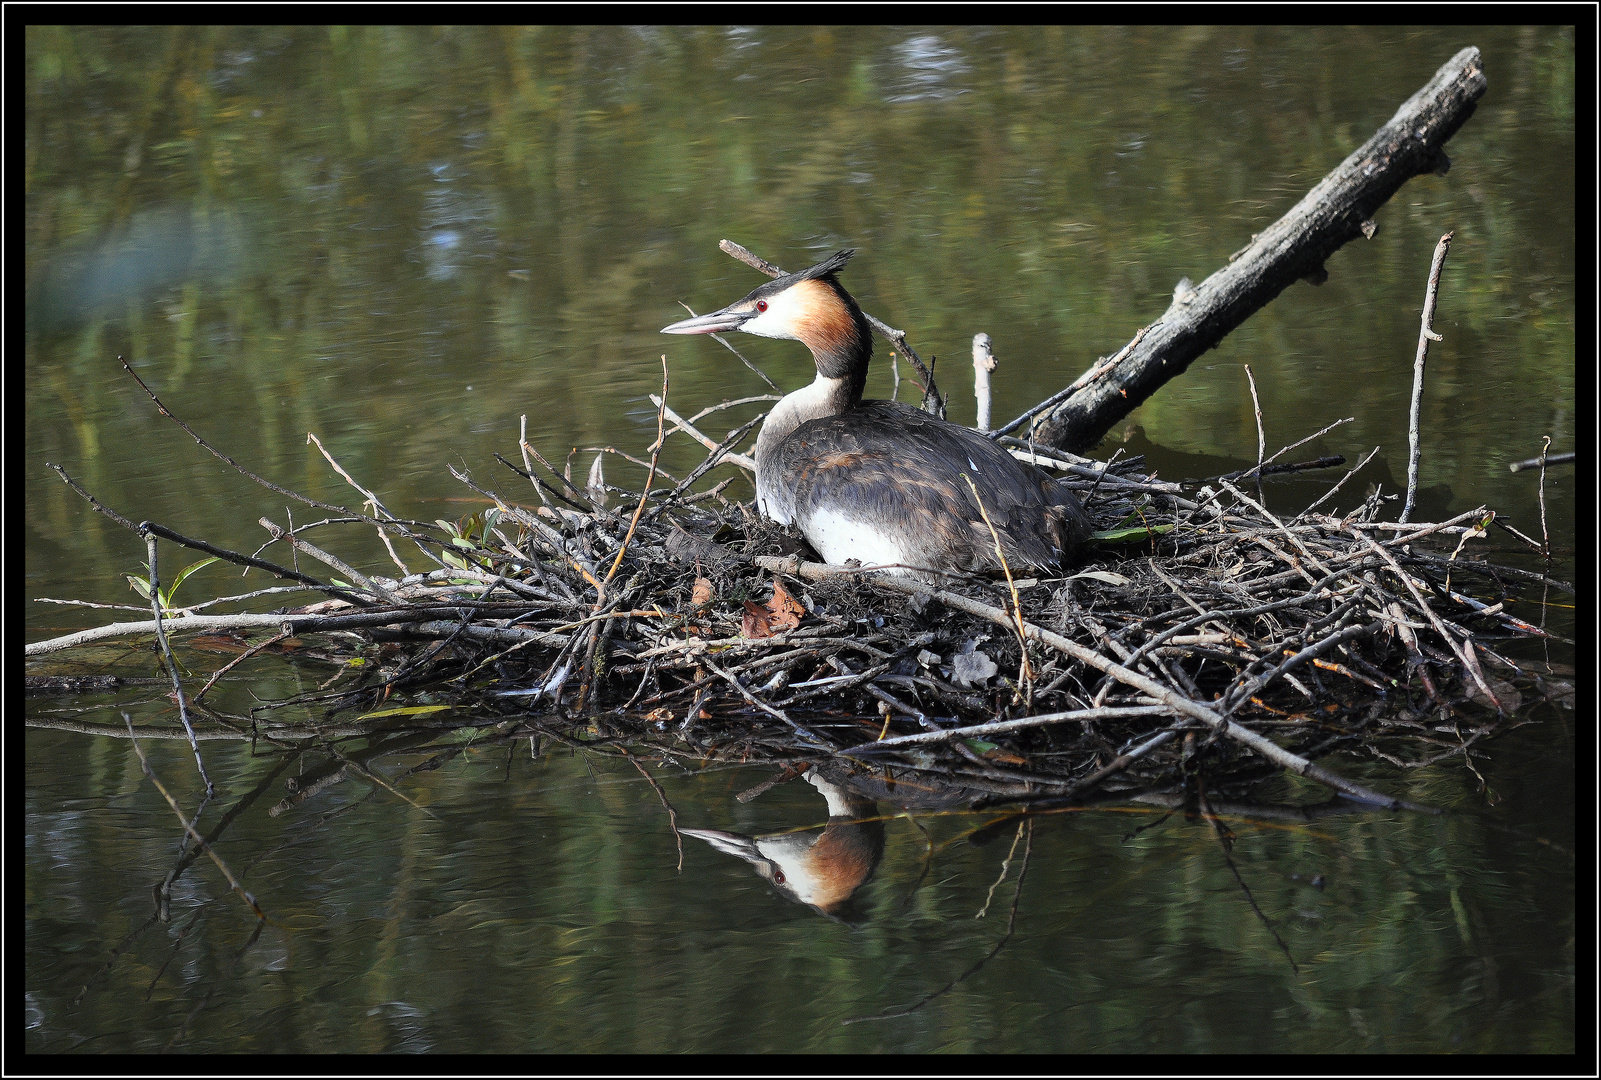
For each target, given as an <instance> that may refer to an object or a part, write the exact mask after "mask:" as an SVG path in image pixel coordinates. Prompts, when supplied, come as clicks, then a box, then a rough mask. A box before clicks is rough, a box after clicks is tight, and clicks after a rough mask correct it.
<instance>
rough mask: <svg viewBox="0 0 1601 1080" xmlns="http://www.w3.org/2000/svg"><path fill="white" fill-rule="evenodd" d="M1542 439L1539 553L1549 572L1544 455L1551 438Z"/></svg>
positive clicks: (1549, 540) (1549, 536) (1549, 550)
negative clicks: (1543, 441)
mask: <svg viewBox="0 0 1601 1080" xmlns="http://www.w3.org/2000/svg"><path fill="white" fill-rule="evenodd" d="M1544 438H1545V444H1544V445H1543V446H1541V447H1540V553H1541V554H1542V555H1544V556H1545V561H1546V563H1547V564H1548V565H1547V566H1546V569H1547V570H1549V569H1551V567H1550V565H1549V563H1550V562H1551V533H1550V531H1549V530H1548V529H1547V528H1546V526H1545V454H1546V451H1547V450H1549V449H1551V436H1549V435H1546V436H1545V437H1544Z"/></svg>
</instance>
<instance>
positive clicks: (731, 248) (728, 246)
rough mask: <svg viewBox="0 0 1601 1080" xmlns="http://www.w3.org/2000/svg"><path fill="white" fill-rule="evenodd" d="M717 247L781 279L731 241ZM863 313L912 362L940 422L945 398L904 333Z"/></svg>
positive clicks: (926, 399)
mask: <svg viewBox="0 0 1601 1080" xmlns="http://www.w3.org/2000/svg"><path fill="white" fill-rule="evenodd" d="M717 246H718V248H719V249H720V250H721V251H722V252H723V254H725V255H729V256H732V257H733V258H735V259H738V260H739V261H740V262H742V263H744V264H745V265H746V266H749V267H751V268H752V269H755V270H760V271H761V272H762V273H764V274H766V275H767V276H768V277H775V278H776V277H783V276H784V271H782V270H780V269H779V268H778V267H776V266H774V265H773V264H772V263H770V262H768V261H767V260H766V259H764V258H762V257H761V256H760V255H757V254H755V253H753V252H752V251H750V249H748V248H745V247H743V246H741V245H739V244H736V243H734V242H733V241H732V240H719V241H718V242H717ZM862 314H863V315H864V316H866V318H867V322H868V325H869V326H871V327H872V328H873V329H874V330H877V331H878V332H879V333H880V334H882V335H884V337H886V338H887V339H889V342H890V344H892V345H894V346H895V347H896V348H897V349H899V350H900V351H901V352H902V353H903V354H905V356H906V359H908V360H910V361H911V362H912V367H914V368H916V369H917V373H918V374H919V375H921V376H922V377H923V388H924V392H923V411H925V412H927V413H930V414H932V415H934V416H937V417H939V418H940V419H942V420H943V419H944V418H945V399H944V398H943V397H941V396H940V392H939V389H938V388H937V387H936V386H935V385H934V372H933V371H932V370H931V369H930V368H929V366H928V365H926V364H924V363H923V358H922V357H920V356H918V355H917V351H916V350H915V349H913V348H912V347H911V345H909V344H907V341H906V334H905V333H904V332H903V331H900V330H896V329H895V328H894V327H892V326H889V325H887V324H885V323H884V322H882V321H880V320H879V319H876V318H874V317H873V316H872V315H870V314H868V313H867V312H865V311H864V312H862ZM774 389H777V387H774Z"/></svg>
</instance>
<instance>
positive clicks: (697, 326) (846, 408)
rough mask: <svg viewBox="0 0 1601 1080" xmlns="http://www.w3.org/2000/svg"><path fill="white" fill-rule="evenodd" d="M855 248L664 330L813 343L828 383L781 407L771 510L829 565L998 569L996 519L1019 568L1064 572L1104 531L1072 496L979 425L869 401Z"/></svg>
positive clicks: (764, 442)
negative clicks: (848, 274)
mask: <svg viewBox="0 0 1601 1080" xmlns="http://www.w3.org/2000/svg"><path fill="white" fill-rule="evenodd" d="M854 254H856V252H855V251H854V250H849V251H839V252H836V253H834V254H833V255H830V256H829V257H828V258H826V259H824V260H823V261H822V262H820V263H818V264H817V265H816V266H813V267H809V268H808V269H805V270H802V271H800V272H799V273H796V274H785V275H784V276H783V277H778V278H774V279H773V280H772V281H769V282H768V283H767V284H765V285H762V286H761V287H759V288H757V289H754V290H752V291H751V293H750V295H748V296H746V297H745V298H744V299H743V300H740V301H738V302H736V303H733V304H730V305H729V306H728V307H725V308H723V309H722V310H721V311H714V312H712V313H711V314H710V315H701V316H698V317H696V318H693V319H685V320H684V321H682V322H676V323H673V324H672V325H671V326H667V327H663V328H662V333H664V334H713V333H717V332H719V331H728V330H741V331H743V332H745V333H747V334H756V335H757V336H759V337H769V338H788V339H790V340H793V341H799V342H801V343H802V344H804V345H805V346H806V347H807V348H809V349H811V350H812V359H813V360H814V361H816V363H817V379H816V381H814V382H813V383H812V384H811V385H810V386H807V387H805V388H803V389H800V390H797V391H795V392H794V393H792V394H789V395H787V396H786V397H785V398H784V399H783V400H782V401H780V402H779V403H778V404H777V405H776V406H774V407H773V411H772V413H771V414H769V416H768V417H767V420H766V422H765V423H763V424H762V429H761V433H760V434H759V435H758V436H757V438H756V503H757V506H758V507H759V508H760V509H761V512H762V513H764V514H765V515H767V516H768V517H769V518H771V519H773V520H774V521H776V522H778V523H780V524H783V525H788V524H791V523H793V524H794V525H796V526H798V527H799V528H800V531H801V533H802V535H804V536H805V537H806V539H807V540H808V541H809V542H810V543H811V545H812V547H814V548H816V549H817V552H818V554H819V555H821V556H822V557H823V559H824V561H826V562H830V563H843V562H845V561H847V560H849V559H856V560H859V561H860V562H861V563H862V564H863V565H864V566H883V567H885V568H886V569H889V570H891V571H893V572H895V573H900V574H909V575H913V576H924V575H923V574H920V573H919V572H920V571H936V572H937V571H958V572H960V571H970V570H987V569H998V568H999V563H998V562H997V560H996V557H995V541H994V538H993V537H992V536H991V535H990V530H989V526H988V525H986V524H985V523H984V515H985V514H986V513H987V514H988V515H989V520H990V523H991V524H993V525H994V527H995V532H996V534H998V535H999V537H1000V541H1001V549H1002V551H1003V552H1004V553H1005V556H1006V561H1007V565H1008V566H1010V567H1012V568H1014V569H1016V568H1023V567H1029V568H1039V569H1052V568H1055V567H1058V566H1060V565H1062V564H1063V563H1065V562H1068V561H1070V560H1072V559H1073V558H1075V557H1076V556H1077V555H1078V553H1079V551H1080V549H1081V548H1082V547H1083V545H1084V543H1085V541H1086V540H1087V539H1088V538H1089V534H1090V531H1091V528H1092V526H1091V525H1090V521H1089V518H1088V516H1086V515H1085V513H1084V508H1083V507H1082V506H1081V505H1080V504H1079V501H1078V499H1077V498H1076V497H1075V496H1074V495H1073V493H1072V492H1070V491H1068V490H1066V489H1065V488H1063V487H1062V486H1061V485H1060V484H1058V483H1056V482H1055V481H1054V480H1052V479H1051V478H1050V477H1049V476H1047V475H1045V473H1043V472H1042V471H1040V470H1039V469H1037V468H1035V467H1034V466H1032V465H1028V464H1024V463H1023V462H1021V461H1018V460H1017V459H1016V458H1014V457H1012V455H1011V454H1009V453H1007V452H1006V451H1005V450H1004V449H1002V448H1001V447H1000V446H997V445H996V444H995V443H994V442H992V441H991V440H989V439H987V438H985V437H984V436H983V435H981V434H979V433H978V432H976V431H973V430H971V429H969V428H965V427H961V426H960V425H958V424H951V423H947V422H945V421H944V420H938V419H935V418H934V417H932V416H929V415H928V414H927V413H924V412H922V411H920V410H918V409H914V408H912V407H910V406H908V405H901V404H897V403H896V402H893V401H863V400H862V388H863V387H864V386H865V385H866V383H867V364H868V361H869V360H871V359H872V356H873V340H872V335H871V332H870V330H869V328H868V325H867V317H866V316H865V315H863V314H862V309H861V308H859V307H857V306H856V301H855V300H853V299H852V298H851V295H850V293H848V292H846V291H845V290H844V288H843V287H841V286H840V283H839V280H838V278H837V277H836V276H835V275H836V273H837V272H838V271H839V269H840V267H842V266H844V265H845V263H846V262H847V261H849V259H850V257H851V256H852V255H854ZM964 475H965V476H967V477H971V478H972V481H973V486H969V485H968V483H967V480H965V479H964V478H963V477H964ZM974 487H976V488H977V490H978V496H979V498H980V499H982V500H983V510H982V512H981V511H980V507H979V504H978V503H977V502H976V501H975V500H974V497H973V491H974Z"/></svg>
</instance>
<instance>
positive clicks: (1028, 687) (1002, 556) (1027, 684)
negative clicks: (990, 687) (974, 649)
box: [962, 472, 1034, 702]
mask: <svg viewBox="0 0 1601 1080" xmlns="http://www.w3.org/2000/svg"><path fill="white" fill-rule="evenodd" d="M962 479H963V480H966V481H967V486H968V488H969V489H971V490H972V492H973V501H974V502H976V503H978V512H979V513H980V514H981V515H983V518H984V524H985V525H986V526H987V527H988V528H989V531H990V539H991V540H992V541H994V543H995V558H996V559H997V560H999V562H1000V564H1001V570H1002V572H1004V573H1005V574H1006V587H1007V588H1008V589H1010V590H1011V593H1012V614H1013V615H1014V616H1016V618H1017V625H1016V627H1014V629H1015V630H1016V631H1017V647H1018V648H1019V649H1020V650H1021V651H1022V653H1023V666H1022V668H1021V669H1020V671H1019V672H1018V674H1019V675H1020V677H1021V681H1022V683H1023V687H1024V690H1025V692H1026V694H1027V696H1028V697H1029V698H1031V699H1032V698H1033V696H1034V667H1033V665H1032V664H1030V663H1029V662H1028V641H1027V640H1026V639H1025V638H1024V635H1023V602H1022V601H1021V600H1019V599H1018V598H1017V582H1015V581H1013V580H1012V568H1011V567H1010V566H1007V565H1006V552H1004V551H1002V550H1001V535H1000V533H998V532H996V531H995V523H994V522H992V521H990V514H989V511H988V510H986V509H984V500H983V498H982V497H980V495H979V493H978V485H977V484H975V483H973V478H972V477H971V476H969V475H967V474H966V473H965V472H964V473H963V474H962ZM1012 700H1013V701H1014V702H1015V701H1017V700H1018V698H1017V696H1016V695H1013V698H1012Z"/></svg>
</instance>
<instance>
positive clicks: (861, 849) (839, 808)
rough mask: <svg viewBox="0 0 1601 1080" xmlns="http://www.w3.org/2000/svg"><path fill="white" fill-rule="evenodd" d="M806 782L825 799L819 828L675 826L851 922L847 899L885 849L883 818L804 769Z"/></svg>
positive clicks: (854, 915)
mask: <svg viewBox="0 0 1601 1080" xmlns="http://www.w3.org/2000/svg"><path fill="white" fill-rule="evenodd" d="M806 782H807V783H809V784H811V785H812V787H814V788H816V789H817V790H818V791H820V792H822V793H823V796H824V797H825V798H827V799H828V824H827V825H826V826H825V827H824V828H822V829H806V830H802V831H799V832H797V831H795V830H786V831H784V832H781V833H774V834H772V835H770V836H746V835H745V834H744V833H734V832H725V831H724V830H722V829H679V830H678V831H679V832H681V833H683V834H684V835H685V836H694V837H697V838H699V839H701V840H704V841H706V842H707V843H708V844H710V845H711V846H712V847H714V848H716V849H717V850H718V851H721V852H723V853H724V854H727V855H734V856H736V857H738V858H741V859H744V860H745V861H746V862H748V863H750V864H751V865H752V866H753V867H755V869H756V872H757V873H758V874H760V875H761V876H762V877H764V878H766V879H767V880H768V881H770V882H772V883H773V886H774V887H775V888H776V889H777V890H778V891H779V892H780V893H781V894H783V895H784V896H785V897H787V898H789V899H790V900H795V901H798V902H799V903H802V904H805V905H807V906H808V907H810V908H812V909H813V910H814V911H817V912H818V913H820V914H823V915H827V916H828V917H829V918H831V919H839V920H841V921H844V922H855V921H857V920H858V919H859V918H860V914H859V913H858V912H857V911H856V910H855V909H854V908H853V906H852V905H851V904H850V899H851V896H852V894H854V893H855V892H856V890H857V889H859V888H861V887H862V886H863V885H865V884H866V883H867V881H868V879H869V878H871V877H872V876H873V871H874V870H875V869H877V868H878V862H879V860H880V859H881V858H883V855H884V819H883V818H882V817H880V816H879V813H878V804H877V803H875V802H874V801H873V800H872V799H869V798H866V797H864V796H861V795H857V794H855V793H854V792H851V791H848V790H846V789H845V788H842V787H840V786H838V785H837V784H834V783H832V782H830V781H829V780H827V779H826V778H824V777H823V776H822V775H821V774H820V773H818V771H817V770H816V769H811V770H808V771H807V773H806Z"/></svg>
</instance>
